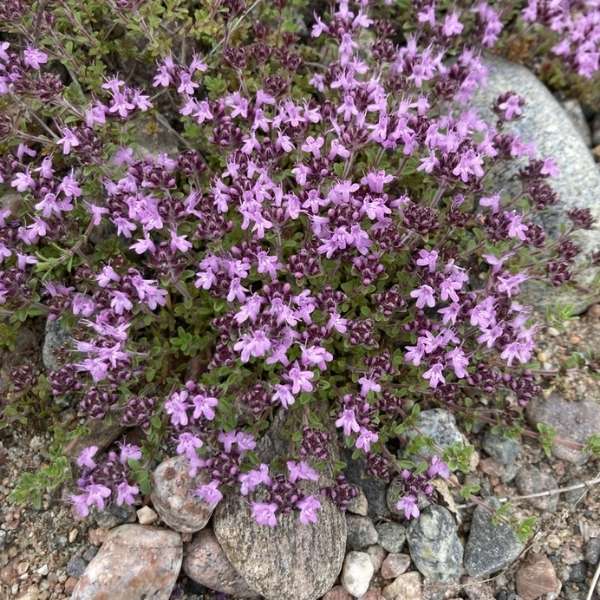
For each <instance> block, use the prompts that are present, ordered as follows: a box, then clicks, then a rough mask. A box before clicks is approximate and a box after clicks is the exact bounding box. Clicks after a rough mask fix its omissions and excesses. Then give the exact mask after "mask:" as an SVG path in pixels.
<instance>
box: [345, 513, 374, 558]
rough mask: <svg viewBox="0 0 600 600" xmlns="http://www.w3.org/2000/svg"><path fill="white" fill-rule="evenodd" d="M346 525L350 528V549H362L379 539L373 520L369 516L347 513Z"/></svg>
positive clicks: (347, 539)
mask: <svg viewBox="0 0 600 600" xmlns="http://www.w3.org/2000/svg"><path fill="white" fill-rule="evenodd" d="M346 527H347V529H348V537H347V538H346V547H347V548H348V550H362V549H363V548H366V547H367V546H372V545H373V544H376V543H377V540H378V539H379V535H378V534H377V530H376V529H375V526H374V525H373V521H371V519H369V517H361V516H359V515H350V514H346Z"/></svg>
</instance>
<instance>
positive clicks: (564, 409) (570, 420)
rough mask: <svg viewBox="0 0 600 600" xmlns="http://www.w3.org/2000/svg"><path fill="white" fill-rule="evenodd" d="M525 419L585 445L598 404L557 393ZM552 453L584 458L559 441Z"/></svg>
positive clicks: (599, 426) (533, 405) (599, 415)
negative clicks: (563, 396)
mask: <svg viewBox="0 0 600 600" xmlns="http://www.w3.org/2000/svg"><path fill="white" fill-rule="evenodd" d="M599 204H600V203H599ZM527 418H528V420H529V422H530V423H531V424H532V425H533V426H534V427H535V426H537V424H538V423H545V424H547V425H551V426H552V427H554V429H555V430H556V433H557V436H558V437H559V438H562V440H568V441H571V442H578V443H579V444H585V443H586V441H587V439H588V438H589V437H590V436H591V435H592V434H594V433H599V432H600V403H599V402H596V401H594V400H592V399H586V400H580V401H577V402H568V401H566V400H563V399H562V398H561V397H560V396H559V395H558V394H552V395H551V396H550V397H549V398H547V399H536V400H534V401H532V402H530V403H529V404H528V405H527ZM552 453H553V454H554V456H556V458H560V459H561V460H566V461H568V462H571V463H576V464H582V463H584V462H585V461H586V459H587V458H588V455H587V454H586V453H585V452H584V451H583V450H582V449H580V448H574V447H572V446H570V445H568V442H566V441H561V440H560V439H559V440H555V441H554V444H553V445H552Z"/></svg>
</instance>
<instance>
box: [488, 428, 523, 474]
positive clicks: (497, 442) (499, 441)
mask: <svg viewBox="0 0 600 600" xmlns="http://www.w3.org/2000/svg"><path fill="white" fill-rule="evenodd" d="M483 449H484V450H485V451H486V452H487V453H488V454H489V455H490V456H491V457H492V458H493V459H495V460H497V461H498V462H499V463H502V464H503V465H505V466H506V465H512V464H513V463H514V462H515V461H516V460H517V458H519V454H520V453H521V445H520V444H519V442H518V441H517V440H515V439H512V438H507V437H505V436H503V435H499V434H497V433H494V432H493V431H492V430H491V429H488V430H487V431H486V432H485V435H484V436H483Z"/></svg>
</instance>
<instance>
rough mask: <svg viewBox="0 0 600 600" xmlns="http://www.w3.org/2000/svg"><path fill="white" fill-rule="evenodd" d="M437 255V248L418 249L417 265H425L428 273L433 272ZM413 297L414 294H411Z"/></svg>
mask: <svg viewBox="0 0 600 600" xmlns="http://www.w3.org/2000/svg"><path fill="white" fill-rule="evenodd" d="M438 256H439V253H438V251H437V250H431V251H429V250H425V249H423V250H419V258H418V259H417V265H419V266H420V267H427V268H428V269H429V272H430V273H434V272H435V266H436V263H437V259H438ZM411 295H412V294H411ZM414 297H415V296H413V298H414Z"/></svg>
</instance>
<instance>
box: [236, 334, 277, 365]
mask: <svg viewBox="0 0 600 600" xmlns="http://www.w3.org/2000/svg"><path fill="white" fill-rule="evenodd" d="M233 349H234V350H236V351H237V352H240V354H241V356H240V358H241V361H242V362H243V363H246V362H248V361H249V360H250V358H251V357H255V358H258V357H260V356H264V355H265V354H266V353H267V352H268V351H269V350H270V349H271V340H269V338H268V337H267V336H266V334H265V332H264V331H262V330H261V329H259V330H257V331H254V332H252V333H246V334H244V335H243V336H242V337H241V339H240V340H239V341H238V342H236V343H235V345H234V346H233Z"/></svg>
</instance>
